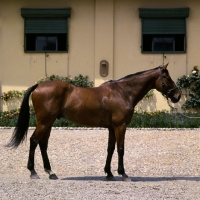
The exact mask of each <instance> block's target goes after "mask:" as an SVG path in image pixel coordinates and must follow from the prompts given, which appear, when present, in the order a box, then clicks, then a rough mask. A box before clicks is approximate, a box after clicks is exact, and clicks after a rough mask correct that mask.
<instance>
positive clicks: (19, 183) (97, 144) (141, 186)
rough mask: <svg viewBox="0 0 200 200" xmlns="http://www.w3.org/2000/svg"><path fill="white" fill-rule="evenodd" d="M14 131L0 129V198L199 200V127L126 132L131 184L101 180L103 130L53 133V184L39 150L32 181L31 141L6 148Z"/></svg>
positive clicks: (114, 165)
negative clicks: (35, 178) (36, 173)
mask: <svg viewBox="0 0 200 200" xmlns="http://www.w3.org/2000/svg"><path fill="white" fill-rule="evenodd" d="M12 131H13V130H12V129H0V137H1V140H0V178H1V181H0V199H6V200H8V199H26V200H27V199H31V200H34V199H102V200H103V199H115V200H116V199H181V200H183V199H190V200H191V199H192V200H194V199H200V129H196V130H189V129H185V130H182V129H180V130H170V129H168V130H164V129H143V130H138V129H129V130H127V132H126V140H125V157H124V163H125V169H126V173H127V174H128V175H129V176H130V178H131V180H132V182H122V181H121V177H120V176H119V175H118V174H117V153H116V151H115V153H114V156H113V160H112V171H113V173H114V175H115V176H116V179H117V181H115V182H107V181H104V179H105V174H104V170H103V168H104V165H105V160H106V154H107V152H106V151H107V140H108V131H107V130H98V129H90V130H86V129H85V130H52V133H51V137H50V141H49V148H48V154H49V159H50V162H51V166H52V170H53V171H54V172H55V173H56V174H57V176H58V177H59V179H58V180H56V181H53V180H49V179H48V175H47V174H46V173H45V172H44V170H43V164H42V159H41V154H40V151H39V148H37V150H36V156H35V169H36V171H37V172H38V175H39V176H40V179H39V180H31V179H30V178H29V176H30V173H29V171H28V170H27V169H26V165H27V158H28V150H29V138H30V135H31V133H32V132H33V130H29V134H28V139H27V142H26V143H24V144H23V145H21V146H20V147H19V148H17V149H13V150H11V149H8V148H6V147H4V145H5V144H6V143H7V142H8V141H9V139H10V137H11V135H12Z"/></svg>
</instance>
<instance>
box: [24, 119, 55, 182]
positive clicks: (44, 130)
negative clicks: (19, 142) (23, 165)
mask: <svg viewBox="0 0 200 200" xmlns="http://www.w3.org/2000/svg"><path fill="white" fill-rule="evenodd" d="M48 127H49V128H48ZM50 131H51V125H50V124H48V125H43V124H40V123H38V124H37V127H36V129H35V131H34V133H33V134H32V136H31V138H30V149H29V158H28V165H27V168H28V169H29V170H30V172H31V176H30V177H31V178H32V179H39V176H38V175H37V173H36V171H35V168H34V167H35V163H34V159H35V149H36V147H37V145H38V144H39V146H40V150H41V154H42V158H43V163H44V168H45V171H46V172H48V173H50V178H52V179H56V178H57V177H56V175H52V174H53V173H52V172H51V166H50V163H49V159H48V155H47V152H46V150H47V146H48V139H49V136H50Z"/></svg>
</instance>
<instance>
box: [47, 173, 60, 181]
mask: <svg viewBox="0 0 200 200" xmlns="http://www.w3.org/2000/svg"><path fill="white" fill-rule="evenodd" d="M49 178H50V179H51V180H57V179H58V177H57V176H56V175H55V174H51V175H50V176H49Z"/></svg>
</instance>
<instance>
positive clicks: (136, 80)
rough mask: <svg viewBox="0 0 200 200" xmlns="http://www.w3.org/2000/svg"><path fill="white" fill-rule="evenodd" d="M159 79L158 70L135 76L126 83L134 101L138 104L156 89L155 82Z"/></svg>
mask: <svg viewBox="0 0 200 200" xmlns="http://www.w3.org/2000/svg"><path fill="white" fill-rule="evenodd" d="M157 78H158V72H157V71H156V70H152V71H148V72H145V73H142V74H139V75H136V76H133V77H131V78H129V79H127V80H126V81H124V83H126V85H127V87H128V91H129V94H130V95H131V96H132V98H133V101H134V102H135V103H136V104H137V103H138V102H139V101H140V100H141V99H142V98H143V97H144V96H145V95H146V94H147V93H148V92H149V91H150V90H151V89H154V88H155V82H156V80H157Z"/></svg>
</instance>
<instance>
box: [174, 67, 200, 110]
mask: <svg viewBox="0 0 200 200" xmlns="http://www.w3.org/2000/svg"><path fill="white" fill-rule="evenodd" d="M177 87H178V88H179V89H180V90H183V89H185V91H186V95H187V96H188V98H187V100H186V101H185V103H184V104H183V105H182V108H183V109H190V108H192V109H196V110H198V109H200V75H199V70H198V69H197V66H194V68H193V70H192V72H191V74H190V75H188V76H185V75H183V76H181V77H180V78H178V81H177Z"/></svg>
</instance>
